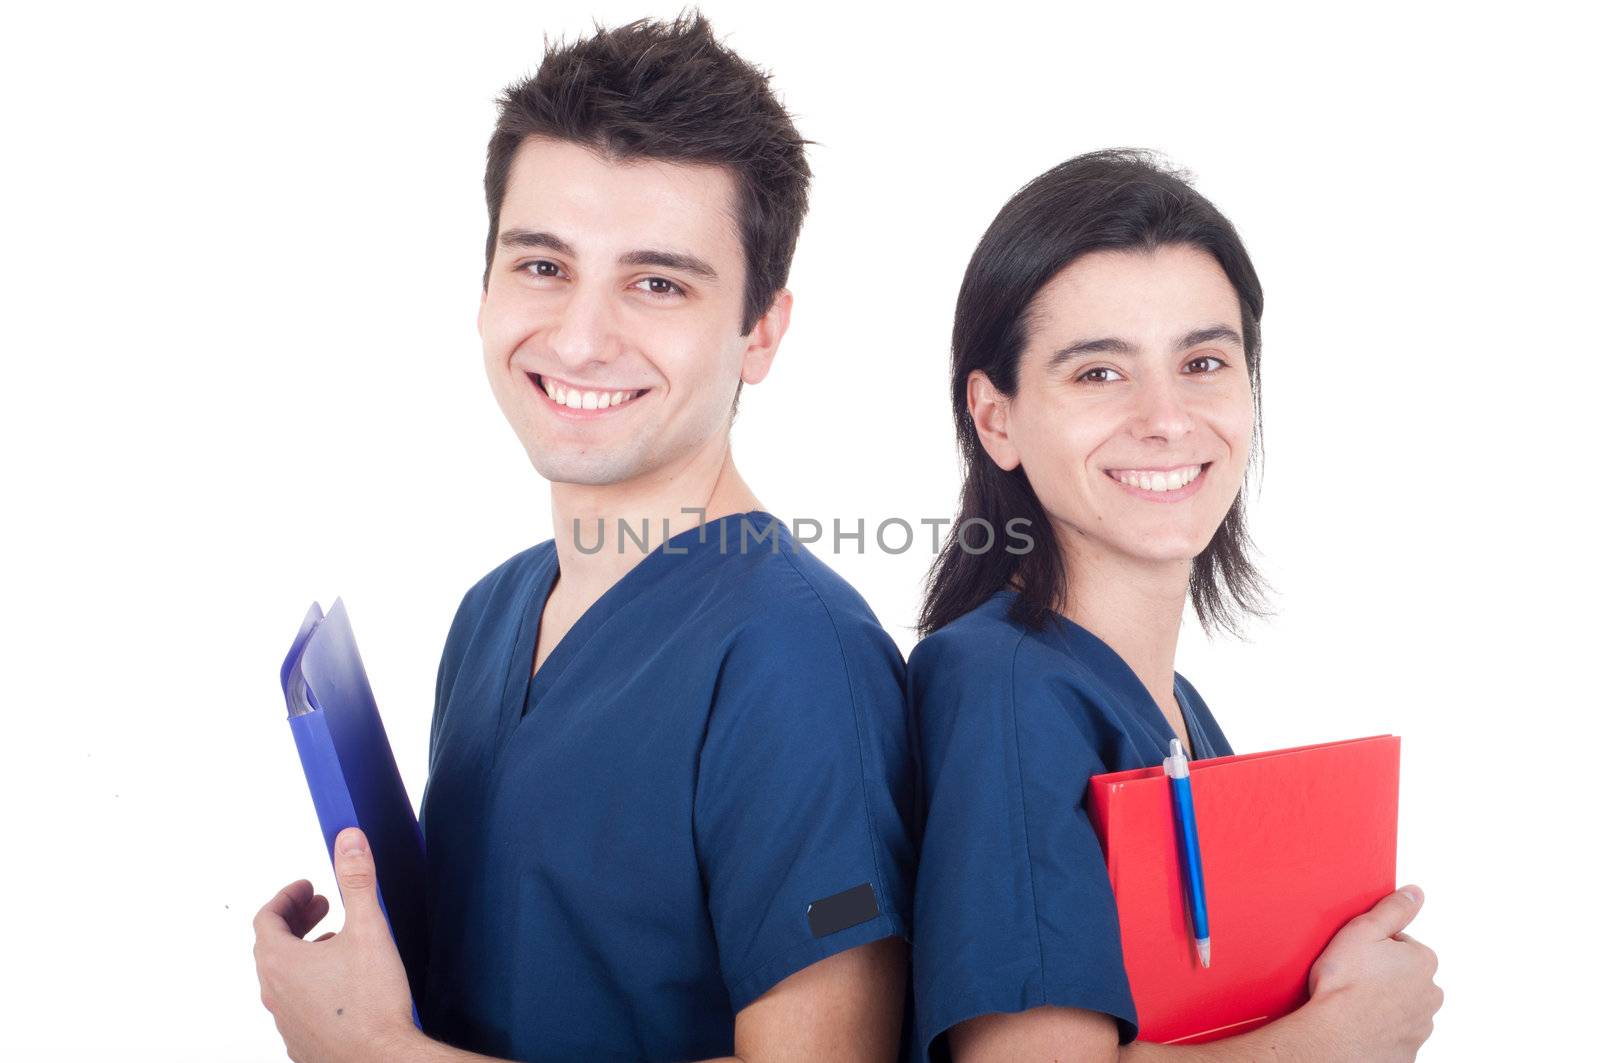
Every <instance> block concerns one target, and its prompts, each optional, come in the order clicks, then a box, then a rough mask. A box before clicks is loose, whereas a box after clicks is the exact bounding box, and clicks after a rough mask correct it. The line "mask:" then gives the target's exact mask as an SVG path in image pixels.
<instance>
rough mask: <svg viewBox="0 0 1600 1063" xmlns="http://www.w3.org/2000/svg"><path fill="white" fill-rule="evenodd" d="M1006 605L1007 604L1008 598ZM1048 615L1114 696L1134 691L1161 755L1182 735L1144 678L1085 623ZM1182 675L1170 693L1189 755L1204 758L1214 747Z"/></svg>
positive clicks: (1069, 648)
mask: <svg viewBox="0 0 1600 1063" xmlns="http://www.w3.org/2000/svg"><path fill="white" fill-rule="evenodd" d="M1002 593H1004V594H1006V595H1009V596H1011V597H1013V598H1014V597H1015V596H1016V594H1017V592H1016V591H1014V590H1009V589H1008V590H1005V591H1003V592H1002ZM1007 604H1008V608H1009V602H1008V603H1007ZM1051 617H1052V618H1053V619H1054V620H1055V621H1056V622H1057V623H1056V633H1057V634H1058V635H1059V636H1060V638H1061V642H1062V644H1063V646H1064V647H1065V648H1066V650H1067V652H1068V653H1069V654H1071V655H1073V656H1077V657H1080V658H1087V659H1088V663H1089V665H1090V667H1091V668H1092V669H1093V670H1095V671H1096V672H1101V673H1102V674H1106V675H1107V678H1109V679H1112V680H1113V681H1112V682H1108V683H1107V684H1106V685H1107V686H1108V687H1110V689H1111V693H1112V695H1113V696H1116V695H1117V688H1118V687H1119V686H1120V687H1125V688H1128V689H1130V690H1131V691H1132V692H1133V693H1132V695H1131V698H1130V699H1129V700H1131V701H1132V702H1133V708H1134V709H1135V711H1137V712H1139V713H1140V714H1141V715H1142V716H1143V717H1144V719H1145V721H1146V722H1147V723H1148V724H1149V725H1150V726H1152V727H1154V728H1155V729H1156V730H1157V732H1158V733H1159V734H1161V735H1162V739H1161V749H1162V753H1163V755H1165V753H1166V751H1167V750H1168V749H1170V748H1171V742H1172V740H1173V739H1174V738H1181V736H1180V735H1179V734H1178V732H1177V730H1176V729H1175V728H1174V727H1173V726H1172V721H1171V720H1169V719H1167V714H1166V713H1164V712H1162V711H1161V706H1159V705H1157V704H1156V701H1155V698H1153V697H1151V696H1150V691H1149V690H1147V689H1145V685H1144V681H1143V680H1142V679H1140V678H1139V676H1138V673H1136V672H1135V671H1134V670H1133V668H1132V667H1131V666H1130V665H1129V664H1128V662H1127V661H1125V660H1123V659H1122V655H1121V654H1119V653H1118V652H1117V651H1116V650H1114V649H1112V648H1111V646H1110V644H1108V643H1107V642H1106V641H1105V640H1104V639H1102V638H1101V637H1100V636H1099V635H1096V634H1095V633H1094V632H1093V631H1090V630H1089V629H1088V628H1086V627H1084V626H1083V625H1082V624H1080V623H1078V622H1077V621H1076V620H1073V619H1071V618H1069V617H1066V616H1063V615H1062V614H1061V613H1056V612H1052V613H1051ZM1180 679H1181V676H1179V675H1178V673H1177V672H1176V671H1174V672H1173V676H1172V696H1173V697H1174V698H1176V699H1177V702H1178V711H1179V712H1181V713H1182V714H1183V723H1184V727H1185V728H1186V729H1187V730H1188V732H1189V746H1190V756H1191V759H1193V760H1203V759H1205V758H1206V757H1212V756H1215V755H1216V750H1215V749H1214V748H1213V747H1212V745H1211V738H1210V736H1208V735H1207V734H1206V733H1205V728H1204V727H1202V726H1200V721H1199V719H1198V717H1197V715H1196V713H1195V711H1194V707H1193V706H1192V705H1190V704H1189V699H1188V697H1186V696H1185V695H1184V693H1183V683H1182V682H1180V681H1179V680H1180Z"/></svg>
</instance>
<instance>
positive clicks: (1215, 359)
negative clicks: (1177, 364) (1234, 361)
mask: <svg viewBox="0 0 1600 1063" xmlns="http://www.w3.org/2000/svg"><path fill="white" fill-rule="evenodd" d="M1207 362H1214V363H1216V364H1215V366H1214V367H1212V368H1210V369H1198V370H1196V369H1195V368H1194V367H1195V366H1197V365H1200V366H1203V365H1205V363H1207ZM1227 364H1228V363H1227V362H1224V361H1223V360H1222V359H1221V358H1218V357H1217V356H1216V355H1214V354H1207V355H1204V356H1202V357H1200V358H1196V359H1195V360H1194V361H1192V362H1190V363H1189V365H1188V368H1189V370H1190V371H1191V372H1199V373H1215V372H1216V371H1217V370H1218V369H1221V368H1222V367H1224V366H1226V365H1227Z"/></svg>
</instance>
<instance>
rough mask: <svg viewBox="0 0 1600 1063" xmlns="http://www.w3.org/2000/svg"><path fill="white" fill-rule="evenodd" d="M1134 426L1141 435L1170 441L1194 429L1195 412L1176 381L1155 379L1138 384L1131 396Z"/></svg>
mask: <svg viewBox="0 0 1600 1063" xmlns="http://www.w3.org/2000/svg"><path fill="white" fill-rule="evenodd" d="M1133 426H1134V431H1135V433H1136V434H1137V435H1139V436H1140V437H1142V438H1147V439H1165V440H1167V441H1169V442H1170V441H1171V440H1174V439H1181V438H1183V437H1184V436H1186V435H1188V434H1189V432H1191V431H1192V430H1193V429H1194V414H1193V412H1192V411H1191V410H1190V409H1189V405H1188V402H1187V401H1186V400H1185V396H1184V394H1183V391H1182V389H1181V388H1180V387H1179V386H1178V384H1177V382H1176V381H1170V380H1154V381H1146V382H1144V383H1142V384H1141V385H1140V387H1139V388H1138V389H1137V391H1136V392H1135V395H1134V410H1133Z"/></svg>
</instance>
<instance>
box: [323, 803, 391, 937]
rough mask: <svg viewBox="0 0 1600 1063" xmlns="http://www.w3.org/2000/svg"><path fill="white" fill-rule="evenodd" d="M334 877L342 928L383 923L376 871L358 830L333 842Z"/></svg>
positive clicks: (341, 834)
mask: <svg viewBox="0 0 1600 1063" xmlns="http://www.w3.org/2000/svg"><path fill="white" fill-rule="evenodd" d="M333 874H334V877H335V878H337V879H338V880H339V896H340V897H341V898H342V899H343V900H344V912H345V927H346V928H347V929H348V928H349V927H350V926H351V925H352V924H356V923H363V922H367V921H369V920H371V919H373V918H375V917H376V918H378V919H382V918H383V912H382V910H381V909H380V908H379V907H378V868H377V865H376V864H374V863H373V862H372V849H371V848H370V847H369V846H368V845H367V836H366V834H365V833H364V832H363V831H362V830H361V828H360V827H346V828H345V829H344V830H342V831H340V832H339V836H338V837H337V838H335V839H334V841H333Z"/></svg>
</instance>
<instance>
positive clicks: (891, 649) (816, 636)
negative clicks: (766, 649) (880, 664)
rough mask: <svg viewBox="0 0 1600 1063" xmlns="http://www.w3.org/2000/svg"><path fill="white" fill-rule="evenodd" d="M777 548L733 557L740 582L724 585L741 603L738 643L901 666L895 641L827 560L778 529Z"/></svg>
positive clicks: (737, 614)
mask: <svg viewBox="0 0 1600 1063" xmlns="http://www.w3.org/2000/svg"><path fill="white" fill-rule="evenodd" d="M777 539H778V546H777V549H775V550H774V549H772V548H771V547H769V546H765V545H763V546H759V547H754V546H753V547H751V548H750V549H748V550H743V551H740V552H739V553H737V554H734V555H730V556H729V558H728V561H729V563H730V564H732V565H734V566H736V567H737V569H738V572H737V578H735V579H732V580H727V581H723V586H724V587H725V588H726V593H728V594H730V595H736V596H737V597H738V598H740V599H742V603H741V604H742V606H743V607H742V608H734V609H731V610H729V611H728V615H730V616H733V617H737V618H738V620H737V623H736V624H735V626H734V630H733V631H732V632H731V635H732V637H733V639H734V640H735V641H737V642H741V643H743V642H749V641H752V640H757V641H761V642H767V643H777V644H781V645H783V646H785V647H791V648H794V649H796V650H804V649H806V648H810V649H812V650H816V651H826V650H830V649H831V650H832V651H833V652H834V653H835V654H838V655H841V656H842V657H844V658H847V659H848V658H855V657H859V656H861V655H862V654H861V651H862V650H864V649H866V650H869V651H871V653H870V655H871V656H881V655H883V652H884V651H887V653H888V654H890V655H892V656H893V658H894V661H895V663H896V665H897V666H900V665H902V662H901V659H900V654H899V650H898V649H897V648H896V647H895V645H894V640H893V639H891V638H890V637H889V634H888V632H886V631H884V629H883V625H882V624H881V623H879V621H878V618H877V616H876V614H874V613H873V611H872V608H871V606H869V605H868V604H867V602H866V599H865V598H863V597H862V596H861V594H860V592H858V591H857V590H856V589H855V588H854V587H852V586H851V585H850V584H849V582H848V581H846V580H845V578H844V577H843V576H841V575H839V574H838V573H837V572H835V571H834V570H833V569H832V568H830V567H829V566H828V565H827V564H826V563H825V562H824V561H822V559H820V558H819V557H817V556H816V555H815V554H813V553H812V552H811V551H810V550H808V549H806V547H805V546H804V544H801V543H797V542H795V541H794V540H793V538H791V537H790V536H789V534H788V532H787V529H783V528H782V527H781V525H779V528H778V534H777Z"/></svg>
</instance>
